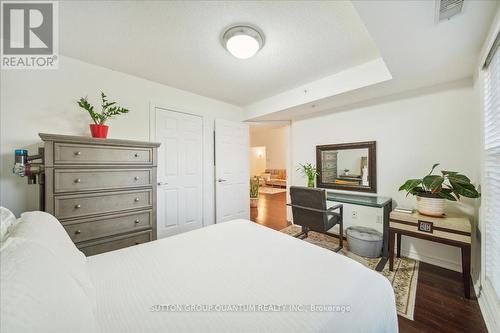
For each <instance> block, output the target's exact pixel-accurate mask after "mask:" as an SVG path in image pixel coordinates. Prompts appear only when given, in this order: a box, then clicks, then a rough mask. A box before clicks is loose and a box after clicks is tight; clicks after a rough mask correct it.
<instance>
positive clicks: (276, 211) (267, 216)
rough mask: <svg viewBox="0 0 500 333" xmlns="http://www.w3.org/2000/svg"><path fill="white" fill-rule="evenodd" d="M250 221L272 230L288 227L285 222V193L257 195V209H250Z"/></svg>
mask: <svg viewBox="0 0 500 333" xmlns="http://www.w3.org/2000/svg"><path fill="white" fill-rule="evenodd" d="M250 219H251V220H252V221H254V222H256V223H259V224H262V225H264V226H266V227H269V228H272V229H274V230H281V229H283V228H285V227H286V226H287V225H288V222H287V220H286V192H283V193H276V194H264V193H261V194H259V207H258V208H251V209H250Z"/></svg>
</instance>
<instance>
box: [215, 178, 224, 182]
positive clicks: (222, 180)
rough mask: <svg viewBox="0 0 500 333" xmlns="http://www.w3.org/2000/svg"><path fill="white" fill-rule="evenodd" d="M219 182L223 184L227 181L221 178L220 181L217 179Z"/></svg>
mask: <svg viewBox="0 0 500 333" xmlns="http://www.w3.org/2000/svg"><path fill="white" fill-rule="evenodd" d="M217 181H218V182H219V183H222V182H225V181H226V180H225V179H222V178H219V179H217Z"/></svg>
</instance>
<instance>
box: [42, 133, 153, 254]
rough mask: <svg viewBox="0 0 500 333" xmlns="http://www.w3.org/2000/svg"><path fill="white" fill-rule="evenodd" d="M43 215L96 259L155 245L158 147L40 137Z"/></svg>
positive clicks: (73, 138) (75, 138) (90, 139)
mask: <svg viewBox="0 0 500 333" xmlns="http://www.w3.org/2000/svg"><path fill="white" fill-rule="evenodd" d="M40 138H41V139H42V140H43V141H44V145H45V153H44V165H45V186H44V188H45V189H44V203H43V206H44V210H45V211H46V212H49V213H51V214H53V215H54V216H55V217H57V218H58V219H59V221H60V222H61V224H62V225H63V226H64V228H65V229H66V232H68V234H69V236H70V238H71V239H72V240H73V242H75V244H76V245H77V247H78V248H79V249H80V250H81V251H83V252H84V253H85V254H86V255H95V254H99V253H103V252H107V251H112V250H116V249H120V248H123V247H127V246H132V245H136V244H140V243H144V242H148V241H151V240H154V239H156V167H157V148H158V147H159V144H158V143H153V142H140V141H129V140H115V139H94V138H89V137H80V136H68V135H55V134H43V133H41V134H40Z"/></svg>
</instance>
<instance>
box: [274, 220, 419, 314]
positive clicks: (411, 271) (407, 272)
mask: <svg viewBox="0 0 500 333" xmlns="http://www.w3.org/2000/svg"><path fill="white" fill-rule="evenodd" d="M281 232H283V233H285V234H288V235H291V236H294V235H298V234H299V233H300V232H301V227H299V226H296V225H290V226H288V227H286V228H284V229H282V230H281ZM304 240H305V241H307V242H309V243H311V244H315V245H318V246H321V247H323V248H325V249H328V250H333V249H335V248H336V247H337V246H338V240H337V238H335V237H332V236H328V235H324V234H320V233H316V232H309V237H307V238H306V239H304ZM339 253H340V254H343V255H345V256H346V257H349V258H351V259H353V260H356V261H357V262H359V263H361V264H362V265H364V266H366V267H368V268H370V269H373V270H375V267H376V266H377V264H378V262H379V261H380V258H375V259H372V258H365V257H360V256H358V255H356V254H354V253H352V252H350V251H349V244H347V242H344V248H343V249H342V250H341V251H340V252H339ZM379 273H380V274H382V275H383V276H385V277H386V278H387V279H388V280H389V281H390V282H391V284H392V288H393V289H394V295H395V298H396V310H397V312H398V315H400V316H402V317H405V318H407V319H410V320H413V312H414V310H415V294H416V292H417V281H418V261H417V260H413V259H409V258H404V257H401V258H394V271H392V272H391V271H389V264H387V265H385V267H384V269H383V270H382V272H379Z"/></svg>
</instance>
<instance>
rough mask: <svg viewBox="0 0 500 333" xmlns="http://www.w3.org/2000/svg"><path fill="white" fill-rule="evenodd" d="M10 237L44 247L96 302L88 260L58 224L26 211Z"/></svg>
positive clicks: (46, 217)
mask: <svg viewBox="0 0 500 333" xmlns="http://www.w3.org/2000/svg"><path fill="white" fill-rule="evenodd" d="M19 220H20V222H19V224H18V225H17V226H16V228H15V229H14V230H13V231H12V233H11V235H10V237H16V238H23V239H26V240H29V241H30V242H35V243H37V244H39V245H41V246H43V247H45V248H47V249H48V250H49V251H50V252H51V253H52V254H53V255H54V256H55V258H56V260H58V262H59V263H60V265H61V267H64V268H65V269H66V270H67V271H68V272H69V273H70V274H71V275H72V276H73V278H74V279H75V280H76V281H77V282H78V283H79V284H80V286H81V287H82V288H83V290H84V292H85V293H86V294H87V296H88V297H89V298H90V300H91V302H92V304H95V302H96V296H95V287H94V285H93V283H92V280H91V278H90V274H89V271H88V267H87V257H85V255H84V254H83V253H82V252H81V251H79V250H78V248H77V247H76V246H75V244H74V243H73V241H72V240H71V238H70V237H69V235H68V234H67V233H66V230H64V227H63V226H62V225H61V223H60V222H59V221H58V220H57V219H56V218H55V217H54V216H52V215H50V214H48V213H45V212H26V213H22V214H21V217H20V218H19Z"/></svg>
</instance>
